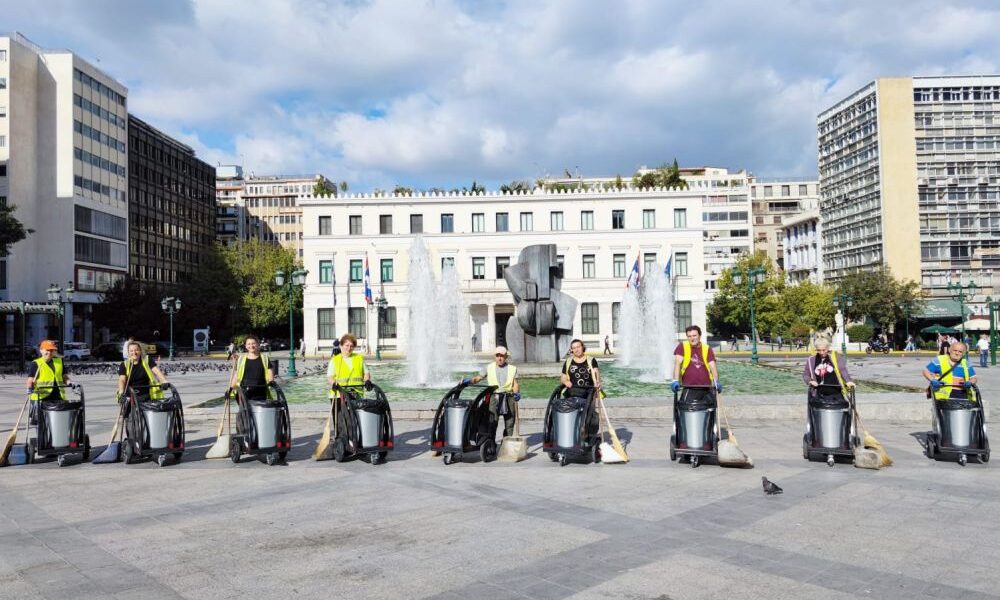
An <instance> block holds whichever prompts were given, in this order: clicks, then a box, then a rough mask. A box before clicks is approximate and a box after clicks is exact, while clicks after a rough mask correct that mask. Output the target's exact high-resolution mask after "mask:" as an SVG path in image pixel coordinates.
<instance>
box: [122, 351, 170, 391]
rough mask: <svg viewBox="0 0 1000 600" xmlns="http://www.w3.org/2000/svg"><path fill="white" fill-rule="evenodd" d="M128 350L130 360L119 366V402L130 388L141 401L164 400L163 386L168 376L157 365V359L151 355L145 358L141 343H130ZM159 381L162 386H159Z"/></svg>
mask: <svg viewBox="0 0 1000 600" xmlns="http://www.w3.org/2000/svg"><path fill="white" fill-rule="evenodd" d="M126 348H127V351H128V359H126V360H125V361H123V362H122V364H121V365H119V366H118V398H119V400H120V399H121V397H122V396H124V395H125V394H126V393H127V392H128V388H132V389H133V390H135V393H136V396H137V397H138V398H139V399H142V400H145V399H147V398H148V399H149V400H153V401H156V402H159V401H161V400H163V389H162V387H161V386H162V384H165V383H167V376H166V375H164V374H163V371H161V370H160V367H159V366H158V365H157V364H156V359H155V358H153V357H151V356H149V355H145V356H144V355H143V351H142V344H141V343H139V342H136V341H132V342H129V343H128V345H127V346H126ZM157 380H159V382H160V385H157V383H156V382H157Z"/></svg>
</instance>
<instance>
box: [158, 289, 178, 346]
mask: <svg viewBox="0 0 1000 600" xmlns="http://www.w3.org/2000/svg"><path fill="white" fill-rule="evenodd" d="M160 308H162V309H163V312H165V313H167V314H168V315H170V352H169V354H168V356H167V358H168V359H170V360H174V313H178V312H180V310H181V299H180V298H175V297H173V296H167V297H166V298H164V299H162V300H160Z"/></svg>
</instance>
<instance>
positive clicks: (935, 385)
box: [931, 379, 942, 390]
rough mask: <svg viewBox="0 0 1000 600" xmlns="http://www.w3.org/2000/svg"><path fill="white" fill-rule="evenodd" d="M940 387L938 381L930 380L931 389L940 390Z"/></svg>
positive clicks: (939, 381)
mask: <svg viewBox="0 0 1000 600" xmlns="http://www.w3.org/2000/svg"><path fill="white" fill-rule="evenodd" d="M941 385H942V384H941V380H940V379H931V389H935V390H939V389H941Z"/></svg>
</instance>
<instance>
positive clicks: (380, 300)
mask: <svg viewBox="0 0 1000 600" xmlns="http://www.w3.org/2000/svg"><path fill="white" fill-rule="evenodd" d="M388 305H389V301H388V300H386V299H385V296H383V295H382V292H379V294H378V297H377V298H375V300H373V306H375V360H382V324H383V323H384V322H385V307H386V306H388Z"/></svg>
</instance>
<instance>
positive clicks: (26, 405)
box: [11, 396, 31, 435]
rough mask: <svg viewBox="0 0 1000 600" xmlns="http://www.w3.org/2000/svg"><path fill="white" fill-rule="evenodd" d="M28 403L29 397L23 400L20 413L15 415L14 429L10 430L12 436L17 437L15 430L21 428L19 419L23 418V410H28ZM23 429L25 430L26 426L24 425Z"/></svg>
mask: <svg viewBox="0 0 1000 600" xmlns="http://www.w3.org/2000/svg"><path fill="white" fill-rule="evenodd" d="M29 402H31V397H30V396H29V397H27V398H25V399H24V404H23V405H21V412H19V413H17V421H14V429H12V430H11V431H12V432H13V433H14V435H17V429H18V427H20V426H21V417H23V416H24V410H25V409H26V408H28V403H29ZM25 429H27V425H25Z"/></svg>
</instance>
